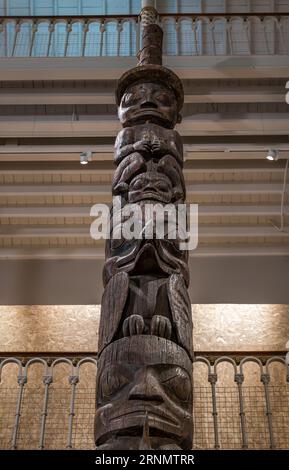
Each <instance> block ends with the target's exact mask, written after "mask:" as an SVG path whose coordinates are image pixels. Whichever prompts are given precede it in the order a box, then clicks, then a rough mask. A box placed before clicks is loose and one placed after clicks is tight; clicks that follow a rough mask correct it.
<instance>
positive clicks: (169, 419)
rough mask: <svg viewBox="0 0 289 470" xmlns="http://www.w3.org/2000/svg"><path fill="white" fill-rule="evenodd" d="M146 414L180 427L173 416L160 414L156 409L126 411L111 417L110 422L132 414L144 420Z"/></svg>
mask: <svg viewBox="0 0 289 470" xmlns="http://www.w3.org/2000/svg"><path fill="white" fill-rule="evenodd" d="M146 414H147V416H148V419H149V418H153V419H154V420H155V419H156V418H157V419H158V420H159V421H162V422H166V423H168V424H173V425H174V426H177V427H179V425H180V423H179V422H178V421H177V420H176V419H174V418H172V417H169V416H167V415H166V414H165V415H160V414H159V413H156V412H154V411H148V410H133V411H126V412H125V413H122V414H120V415H117V416H115V417H114V418H112V419H110V422H112V421H116V420H118V419H120V418H123V417H125V416H131V417H135V418H140V419H141V420H144V419H145V417H146Z"/></svg>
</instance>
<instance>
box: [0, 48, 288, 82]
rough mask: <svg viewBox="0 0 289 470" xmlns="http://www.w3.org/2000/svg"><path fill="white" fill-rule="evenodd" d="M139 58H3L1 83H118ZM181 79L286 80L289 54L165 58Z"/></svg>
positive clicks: (0, 64) (0, 66) (0, 62)
mask: <svg viewBox="0 0 289 470" xmlns="http://www.w3.org/2000/svg"><path fill="white" fill-rule="evenodd" d="M136 62H137V59H136V57H65V58H63V57H62V58H52V57H43V58H42V57H38V58H36V57H35V58H33V57H32V58H31V57H19V58H14V57H8V58H5V57H4V58H0V69H1V80H5V81H10V80H11V81H13V82H15V81H20V80H32V81H34V80H35V81H36V80H40V81H41V80H48V79H49V80H94V81H95V80H117V79H118V78H119V77H120V76H121V75H122V73H124V72H125V71H127V70H128V69H130V68H132V67H134V66H135V65H136ZM163 62H164V65H165V66H166V67H168V68H170V69H173V70H174V71H175V72H176V73H177V74H178V76H179V77H180V78H181V79H186V80H187V79H209V78H212V79H230V78H231V79H241V78H262V79H264V78H285V79H288V76H289V65H288V64H289V59H288V55H268V56H266V55H259V56H257V55H248V56H164V58H163Z"/></svg>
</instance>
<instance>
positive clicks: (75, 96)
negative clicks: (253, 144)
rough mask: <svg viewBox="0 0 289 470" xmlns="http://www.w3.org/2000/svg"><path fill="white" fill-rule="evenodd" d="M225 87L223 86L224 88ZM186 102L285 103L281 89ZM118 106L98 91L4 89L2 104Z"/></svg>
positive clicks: (193, 97)
mask: <svg viewBox="0 0 289 470" xmlns="http://www.w3.org/2000/svg"><path fill="white" fill-rule="evenodd" d="M220 88H221V87H220ZM184 102H185V103H284V91H283V90H280V87H269V86H268V87H262V86H260V87H250V86H248V88H247V89H244V90H242V89H240V87H236V88H235V89H234V88H232V89H230V90H224V89H222V88H221V89H220V90H218V89H217V88H216V87H214V88H213V89H212V90H208V89H202V88H200V87H199V86H198V87H197V90H196V92H195V93H189V92H188V93H185V96H184ZM78 104H79V105H84V104H104V105H115V96H114V91H113V90H111V91H110V92H97V91H96V90H95V89H89V88H87V87H86V88H80V87H75V88H55V87H54V88H45V87H44V88H0V105H11V106H18V105H78Z"/></svg>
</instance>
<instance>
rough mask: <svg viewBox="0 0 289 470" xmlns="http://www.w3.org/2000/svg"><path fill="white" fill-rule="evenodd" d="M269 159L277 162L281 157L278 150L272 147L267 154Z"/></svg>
mask: <svg viewBox="0 0 289 470" xmlns="http://www.w3.org/2000/svg"><path fill="white" fill-rule="evenodd" d="M266 158H267V160H270V162H277V160H278V158H279V154H278V151H277V150H273V149H270V150H269V151H268V153H267V155H266Z"/></svg>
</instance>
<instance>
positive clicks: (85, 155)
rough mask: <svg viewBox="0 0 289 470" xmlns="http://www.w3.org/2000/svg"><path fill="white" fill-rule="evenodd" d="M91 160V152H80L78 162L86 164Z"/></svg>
mask: <svg viewBox="0 0 289 470" xmlns="http://www.w3.org/2000/svg"><path fill="white" fill-rule="evenodd" d="M90 161H91V152H81V154H80V164H81V165H87V164H88V163H89V162H90Z"/></svg>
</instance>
